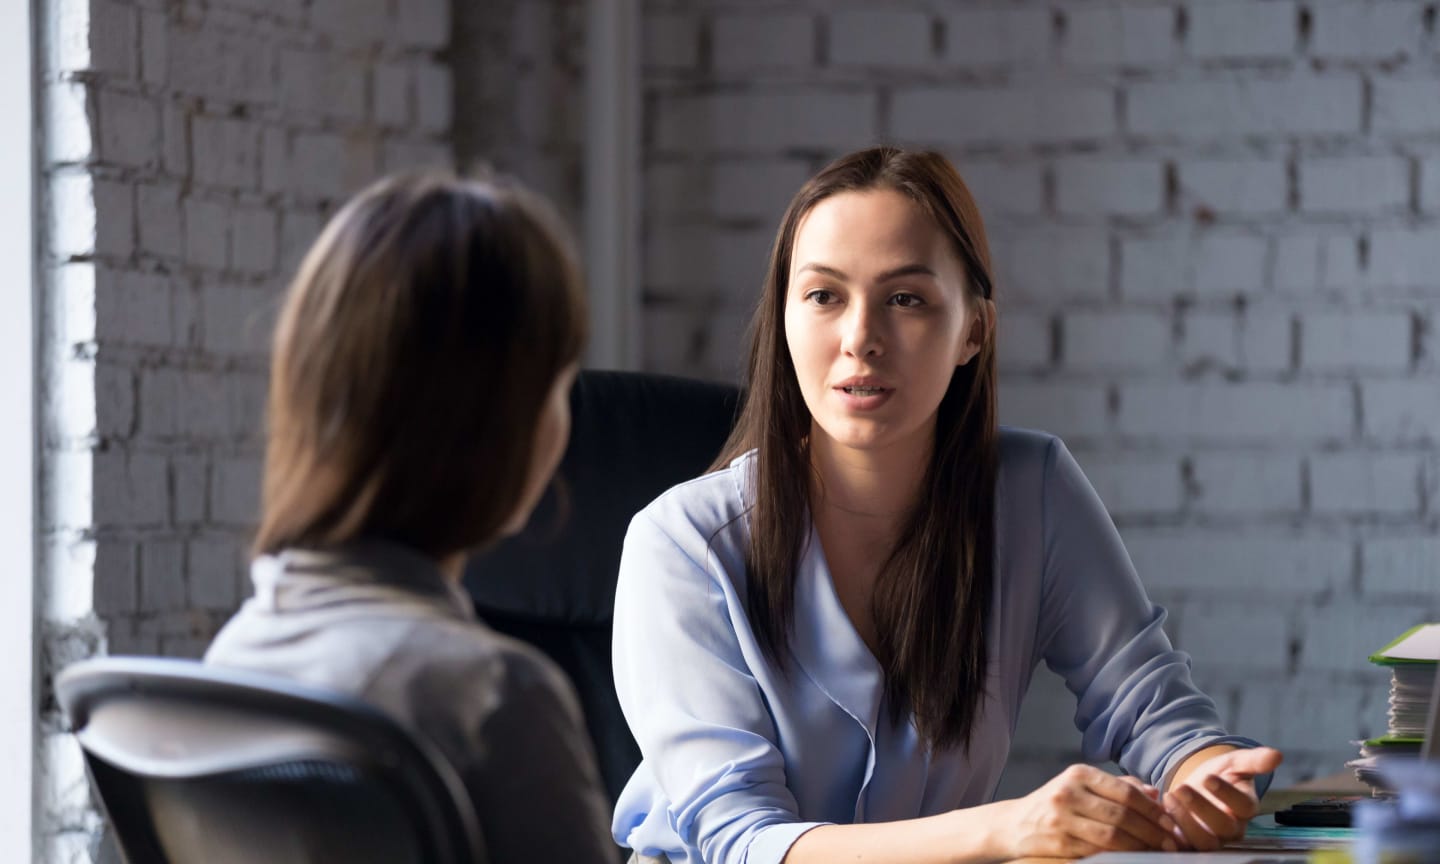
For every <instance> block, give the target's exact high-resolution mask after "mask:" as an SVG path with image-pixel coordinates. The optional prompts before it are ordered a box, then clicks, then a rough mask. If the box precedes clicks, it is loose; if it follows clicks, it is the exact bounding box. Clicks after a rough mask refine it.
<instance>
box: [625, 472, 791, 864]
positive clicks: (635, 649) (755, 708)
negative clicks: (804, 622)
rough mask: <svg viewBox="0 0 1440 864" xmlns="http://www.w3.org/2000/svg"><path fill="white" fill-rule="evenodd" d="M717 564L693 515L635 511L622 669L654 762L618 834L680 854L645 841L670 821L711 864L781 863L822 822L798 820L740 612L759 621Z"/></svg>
mask: <svg viewBox="0 0 1440 864" xmlns="http://www.w3.org/2000/svg"><path fill="white" fill-rule="evenodd" d="M662 501H663V499H662ZM657 503H658V502H657ZM654 506H655V505H652V508H653V507H654ZM662 521H665V522H666V524H664V525H662V524H661V523H662ZM710 563H711V558H710V555H709V552H708V545H707V542H706V539H705V538H704V537H702V536H700V533H699V532H698V531H697V530H695V529H694V528H693V527H692V526H690V525H689V524H688V523H686V522H684V521H683V520H676V519H670V520H666V518H665V516H664V514H663V513H662V514H660V515H659V516H657V515H656V514H654V513H652V512H651V511H650V510H647V511H643V512H641V513H640V514H638V515H637V516H636V517H635V518H634V520H632V522H631V525H630V530H629V532H628V533H627V535H626V538H625V546H624V551H623V553H622V555H621V561H620V574H619V580H618V585H617V590H616V597H615V629H614V643H613V647H614V668H615V686H616V692H617V694H618V696H619V700H620V706H621V708H622V709H623V711H624V713H625V718H626V721H627V722H628V723H629V724H630V729H631V731H632V732H633V733H634V735H635V738H636V740H637V742H638V743H639V745H640V751H641V754H642V756H643V757H644V760H645V766H643V768H642V772H641V773H640V774H637V777H636V779H635V780H632V783H631V787H629V788H627V789H626V793H625V794H624V795H622V796H621V800H620V803H619V805H618V806H617V808H616V813H615V822H614V830H615V835H616V839H617V840H620V841H621V842H622V843H626V844H627V845H630V846H631V847H632V848H635V849H636V850H637V851H640V852H642V853H644V854H656V853H667V854H672V857H673V853H674V850H670V849H663V848H655V849H646V848H641V846H643V845H644V842H643V841H644V838H645V837H646V836H654V834H653V832H651V831H650V830H649V828H650V827H651V826H653V825H654V823H655V822H656V821H657V820H659V819H663V820H664V822H665V824H666V825H667V826H668V828H669V832H664V833H667V834H668V833H670V832H673V835H674V836H675V837H678V838H679V840H680V842H681V843H682V844H684V846H685V851H686V854H687V856H688V857H689V860H692V861H693V860H696V856H695V854H694V853H695V852H698V853H699V856H698V857H699V859H702V860H704V861H705V862H709V864H778V862H780V861H781V860H782V859H783V858H784V857H785V854H786V851H787V850H788V849H789V848H790V845H791V844H792V843H793V842H794V840H795V838H797V837H799V836H800V835H801V834H803V833H804V832H805V831H807V830H809V829H810V828H813V827H815V825H816V824H819V823H813V822H809V823H807V822H801V821H800V819H799V817H798V809H799V808H798V806H797V804H796V801H795V797H794V795H793V794H792V793H791V791H790V789H789V788H788V787H787V785H786V782H785V761H784V757H783V755H782V754H781V752H780V750H779V748H778V747H777V746H776V739H777V733H776V729H775V723H774V719H773V718H772V717H771V715H770V714H769V711H768V709H767V707H766V704H765V699H764V697H763V695H762V692H761V689H760V686H759V684H758V683H757V681H756V679H755V676H754V675H753V674H752V672H751V670H750V667H749V664H748V662H747V658H746V657H745V655H744V653H743V652H742V650H741V648H740V643H739V640H738V638H737V636H736V633H735V626H736V624H735V622H734V619H733V618H732V614H734V615H740V616H742V618H741V621H742V626H748V624H744V622H743V611H742V610H741V608H740V604H739V602H738V598H736V596H735V595H734V593H733V591H727V590H726V585H725V584H722V582H721V579H722V578H725V577H721V576H718V574H716V573H714V572H712V570H711V567H710V566H707V565H708V564H710ZM637 781H638V784H637ZM647 787H648V788H647Z"/></svg>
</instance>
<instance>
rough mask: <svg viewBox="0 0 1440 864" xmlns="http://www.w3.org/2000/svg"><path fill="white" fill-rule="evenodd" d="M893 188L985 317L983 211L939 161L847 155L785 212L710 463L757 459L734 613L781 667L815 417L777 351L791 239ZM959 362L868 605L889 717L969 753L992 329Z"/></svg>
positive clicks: (987, 521) (991, 516) (991, 399)
mask: <svg viewBox="0 0 1440 864" xmlns="http://www.w3.org/2000/svg"><path fill="white" fill-rule="evenodd" d="M871 189H890V190H894V191H896V192H899V193H901V194H902V195H905V196H906V197H908V198H909V199H910V200H912V201H914V202H915V203H916V204H917V205H919V206H920V207H921V208H922V209H923V210H924V211H925V212H926V213H927V214H928V215H929V216H930V218H932V219H934V220H935V223H936V224H937V225H938V226H939V227H940V229H941V230H942V231H944V232H945V234H946V235H947V236H949V238H950V239H951V241H952V243H953V245H954V251H955V253H956V255H957V256H958V257H959V259H960V261H961V263H962V265H963V266H964V270H965V277H966V278H965V284H966V289H967V290H968V291H969V292H970V294H971V297H972V300H971V303H972V305H973V307H974V308H975V309H976V310H977V313H978V314H979V315H982V316H990V315H992V310H993V306H992V305H991V304H989V303H986V302H984V301H986V300H990V299H991V297H992V284H993V283H992V278H991V267H990V252H989V248H988V246H987V245H986V242H985V228H984V225H983V223H982V222H981V220H980V211H979V209H978V208H977V207H976V206H975V201H974V199H973V198H972V197H971V195H970V192H969V190H968V189H967V188H966V187H965V183H964V181H962V180H961V179H960V175H959V174H958V173H957V172H956V171H955V168H954V167H953V166H952V165H951V164H950V163H949V162H948V161H947V160H946V159H945V157H943V156H941V155H940V154H938V153H932V152H924V153H916V152H907V151H904V150H900V149H897V148H894V147H877V148H872V149H868V150H862V151H859V152H856V153H852V154H850V155H848V156H843V157H841V158H839V159H837V160H836V161H834V162H832V163H831V164H830V165H828V166H826V167H825V168H824V170H822V171H821V172H820V173H819V174H817V175H815V177H813V178H812V179H811V180H810V181H809V182H807V183H806V184H805V185H804V186H803V187H802V188H801V189H800V191H799V192H798V193H797V194H796V195H795V198H794V199H793V200H792V201H791V202H790V206H789V208H788V209H787V210H786V211H785V217H784V219H783V220H782V221H781V224H780V230H779V232H778V233H777V235H776V237H775V245H774V247H773V249H772V250H771V253H770V268H769V271H768V273H767V275H766V277H765V283H764V287H763V290H762V293H761V297H760V304H759V307H758V308H757V309H756V311H755V317H754V320H753V321H752V324H751V331H750V338H751V345H750V360H749V371H748V375H747V383H748V386H749V392H748V394H747V397H746V400H745V404H744V407H743V408H742V409H741V414H740V418H739V421H738V423H737V425H736V428H735V430H734V432H733V433H732V434H731V437H730V439H729V441H728V442H727V443H726V445H725V448H724V450H723V452H722V453H721V455H720V457H719V458H718V459H717V460H716V462H715V465H714V466H713V468H719V467H723V466H724V465H725V464H727V463H728V462H729V461H730V460H732V459H734V458H735V457H737V456H739V455H741V454H742V453H745V452H747V451H749V450H752V449H753V450H757V451H758V452H757V457H756V462H757V466H756V477H755V495H754V505H753V507H752V509H751V511H750V514H749V518H750V526H751V533H750V548H749V551H748V558H747V562H746V564H747V567H748V569H749V574H748V590H747V594H746V611H747V612H748V614H749V617H750V624H751V627H752V628H753V629H754V632H755V636H756V638H757V639H758V641H759V643H760V645H761V646H762V648H763V649H764V651H765V653H766V654H767V656H769V657H770V659H771V660H772V661H773V662H776V663H777V665H779V666H781V668H785V667H786V666H788V664H787V663H786V662H785V661H784V660H783V658H784V657H785V655H786V652H787V649H788V646H789V638H790V628H791V625H792V622H793V620H794V616H795V608H794V606H795V573H796V569H797V567H798V565H799V561H800V558H801V556H802V554H803V551H804V550H803V544H804V543H805V540H806V538H807V537H808V536H809V530H808V523H807V519H808V514H809V512H810V498H809V483H808V481H809V478H810V477H811V475H812V469H811V464H810V452H809V435H810V428H811V417H810V412H809V409H808V408H806V406H805V400H804V398H803V397H802V395H801V392H800V385H799V381H798V379H797V377H796V373H795V366H794V363H793V362H792V360H791V357H790V349H789V346H788V345H787V344H786V341H785V324H784V322H785V299H786V295H787V293H788V290H789V282H790V267H791V256H792V252H793V249H794V246H795V235H796V232H797V230H798V228H799V225H800V222H801V220H803V219H804V218H805V216H806V214H808V213H809V212H810V210H811V209H812V208H813V207H814V206H815V205H816V204H818V203H819V202H821V201H823V200H825V199H826V198H829V197H831V196H832V195H836V194H839V193H842V192H852V191H864V190H871ZM984 324H985V326H984V328H983V330H984V333H985V338H984V339H983V341H982V343H981V345H980V351H979V353H978V354H977V355H976V357H975V358H974V360H973V361H972V362H970V363H967V364H965V365H964V366H958V367H956V369H955V372H954V374H953V375H952V376H951V378H950V386H949V388H948V389H947V390H946V392H945V396H944V398H943V399H942V400H941V402H940V408H939V412H938V416H937V418H936V428H935V445H934V447H933V449H932V451H931V457H930V464H929V466H928V468H927V470H926V473H925V478H924V480H923V482H922V485H921V489H920V492H919V496H918V499H917V500H916V501H915V502H914V506H913V509H912V510H911V512H910V513H909V515H908V517H907V518H906V520H905V522H904V523H903V525H902V527H901V530H900V534H899V537H898V538H897V540H896V543H895V547H894V548H893V549H892V550H891V552H890V556H889V558H888V560H887V561H886V563H885V565H884V566H883V568H882V570H881V573H880V575H879V578H878V580H877V582H876V584H875V590H874V594H873V596H872V599H871V613H872V614H873V616H874V619H875V626H876V631H877V633H878V644H877V645H876V653H877V655H878V657H877V659H878V660H879V661H880V665H881V667H882V668H883V669H884V671H885V702H886V707H887V710H888V712H889V715H890V718H891V720H892V722H896V723H899V722H900V721H901V720H902V719H903V718H904V714H905V711H906V710H907V709H908V710H909V711H910V712H911V714H912V715H913V718H914V722H915V726H916V728H917V730H918V731H919V732H920V735H921V737H922V738H923V739H924V740H925V741H926V742H927V743H928V744H929V745H930V746H931V747H932V748H935V749H946V748H952V747H956V746H962V747H967V748H968V746H969V743H970V737H971V732H972V730H973V729H974V727H975V724H976V722H977V720H978V718H979V712H980V707H981V704H982V699H983V697H984V692H985V676H986V669H987V657H986V650H985V637H986V628H987V622H988V619H989V607H990V597H991V584H992V577H993V571H994V553H995V475H996V471H997V466H998V463H999V444H998V436H999V433H998V430H997V425H996V400H995V340H994V338H993V334H994V326H993V324H994V322H993V321H986V322H984Z"/></svg>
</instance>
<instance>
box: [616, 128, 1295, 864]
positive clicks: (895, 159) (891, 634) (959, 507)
mask: <svg viewBox="0 0 1440 864" xmlns="http://www.w3.org/2000/svg"><path fill="white" fill-rule="evenodd" d="M992 290H993V282H992V278H991V268H990V258H989V251H988V249H987V247H986V242H985V233H984V228H983V226H982V224H981V221H980V216H979V213H978V212H977V210H976V207H975V203H974V201H973V200H972V199H971V196H970V194H969V192H968V191H967V190H966V188H965V185H964V183H963V182H962V181H961V179H960V177H959V175H957V174H956V172H955V170H954V168H953V167H952V166H951V165H950V164H949V163H948V162H946V161H945V159H944V158H943V157H941V156H939V155H936V154H933V153H909V152H904V151H900V150H897V149H893V148H878V149H871V150H865V151H861V152H858V153H854V154H851V155H849V156H845V157H843V158H841V159H839V160H837V161H836V162H834V163H832V164H831V165H830V166H828V167H827V168H825V169H824V170H823V171H821V172H820V173H819V174H818V175H817V176H816V177H814V178H813V179H812V180H810V181H809V182H808V183H807V184H806V185H805V186H804V187H803V188H802V189H801V190H800V191H799V193H798V194H797V195H796V197H795V199H794V200H793V201H792V202H791V204H790V207H789V209H788V210H787V212H786V214H785V217H784V219H783V221H782V224H781V228H780V231H779V234H778V236H777V238H776V240H775V246H774V251H773V252H772V255H771V260H770V268H769V274H768V276H767V278H766V280H765V284H764V289H763V294H762V297H761V300H760V305H759V308H758V310H757V312H756V315H755V320H754V325H753V329H752V339H753V343H752V347H751V353H750V361H749V385H750V390H749V393H748V398H747V400H746V402H745V405H744V408H743V411H742V414H741V418H740V421H739V425H738V426H737V428H736V430H735V432H734V434H733V436H732V437H731V440H730V442H729V443H728V444H727V446H726V448H725V451H724V453H723V454H722V456H721V457H720V459H719V460H718V461H717V462H716V465H715V466H714V468H713V470H712V473H710V474H707V475H705V476H703V477H701V478H699V479H696V480H692V481H690V482H688V483H684V484H681V485H680V486H677V487H675V488H674V489H671V490H670V491H669V492H667V493H666V494H664V495H662V496H661V497H660V498H658V499H657V500H656V501H655V502H653V503H652V504H650V505H649V506H648V507H647V508H646V509H645V510H643V511H641V512H640V513H639V514H638V515H637V516H636V517H635V519H634V520H633V522H632V523H631V525H630V530H629V533H628V535H627V537H626V541H625V549H624V554H623V557H622V559H621V564H620V577H619V588H618V593H617V596H616V601H615V604H616V608H615V636H614V658H615V679H616V687H617V690H618V692H619V696H620V703H621V706H622V707H623V708H624V711H625V716H626V718H627V721H628V722H629V724H630V728H631V730H632V731H633V732H634V734H635V737H636V739H637V740H638V742H639V744H640V749H641V752H642V754H643V757H644V758H643V761H642V763H641V765H640V766H639V768H638V769H637V770H636V772H635V774H634V776H633V777H632V778H631V780H630V782H629V784H628V785H627V786H626V788H625V791H624V793H623V794H622V795H621V797H620V801H619V803H618V805H617V807H616V811H615V816H614V821H613V824H612V830H613V832H614V836H615V839H616V840H617V841H619V842H620V843H621V844H622V845H625V846H628V847H630V848H632V849H634V850H635V858H636V859H639V860H642V861H644V860H651V859H660V860H665V859H668V860H669V861H671V862H700V861H704V862H707V864H741V862H745V864H774V862H780V861H784V862H787V864H806V862H830V861H838V860H842V859H843V860H865V861H880V862H962V861H964V862H968V861H994V860H1003V859H1008V858H1015V857H1021V856H1028V855H1053V856H1067V857H1069V856H1080V855H1088V854H1091V853H1095V852H1098V851H1101V850H1106V849H1176V848H1180V849H1184V848H1202V849H1210V848H1215V847H1216V846H1217V845H1218V844H1219V843H1220V842H1222V841H1224V840H1226V839H1230V838H1234V837H1238V836H1240V835H1242V834H1243V832H1244V823H1245V820H1246V819H1248V818H1249V817H1250V816H1252V815H1253V814H1254V813H1255V809H1256V804H1257V792H1256V779H1257V777H1258V778H1259V779H1260V780H1261V782H1268V777H1264V776H1262V775H1265V774H1266V772H1271V771H1273V770H1274V768H1275V766H1276V765H1278V764H1279V761H1280V754H1279V753H1278V752H1277V751H1275V750H1271V749H1269V748H1260V747H1258V745H1256V744H1255V742H1253V741H1250V740H1248V739H1245V738H1238V737H1234V736H1230V735H1227V734H1226V733H1225V731H1224V730H1223V729H1222V728H1221V726H1220V721H1219V718H1218V716H1217V713H1216V709H1215V705H1214V703H1213V702H1212V701H1211V700H1210V699H1209V698H1208V697H1206V696H1205V695H1204V694H1202V693H1201V692H1200V691H1199V690H1198V689H1197V688H1196V687H1195V685H1194V683H1193V682H1192V681H1191V678H1190V671H1189V658H1188V657H1186V655H1184V654H1182V653H1180V652H1178V651H1175V650H1174V649H1173V648H1172V647H1171V645H1170V641H1169V639H1168V638H1167V637H1166V635H1165V633H1164V631H1163V629H1162V624H1163V622H1164V619H1165V613H1164V611H1163V610H1162V609H1160V608H1159V607H1157V606H1155V605H1154V604H1152V603H1151V602H1150V601H1149V599H1148V598H1147V597H1146V595H1145V592H1144V590H1143V588H1142V587H1141V585H1140V582H1139V579H1138V578H1137V576H1136V574H1135V570H1134V568H1133V566H1132V565H1131V563H1130V560H1129V558H1128V556H1127V555H1126V553H1125V550H1124V548H1123V546H1122V545H1121V542H1120V538H1119V535H1118V534H1117V533H1116V531H1115V528H1114V525H1113V523H1112V522H1111V521H1110V519H1109V517H1108V516H1107V515H1106V512H1105V510H1104V508H1103V506H1102V505H1101V503H1100V500H1099V498H1097V497H1096V495H1095V492H1094V491H1093V490H1092V489H1091V487H1090V484H1089V483H1088V482H1087V481H1086V479H1085V477H1084V475H1083V474H1082V473H1081V472H1080V468H1079V466H1078V465H1077V464H1076V463H1075V460H1074V459H1073V458H1072V457H1071V455H1070V453H1069V452H1068V451H1067V450H1066V448H1065V446H1064V445H1063V444H1062V443H1061V442H1060V441H1059V440H1058V439H1057V438H1055V437H1053V436H1050V435H1046V434H1043V433H1039V432H1031V431H1025V430H1020V429H1008V428H1006V429H1001V428H999V427H998V426H997V424H996V376H995V315H996V312H995V303H994V298H993V296H992ZM1041 661H1043V662H1045V663H1046V664H1047V665H1048V666H1049V667H1050V668H1051V669H1053V670H1054V671H1055V672H1057V673H1058V674H1060V675H1061V676H1062V677H1063V678H1064V679H1065V681H1066V683H1067V685H1068V686H1069V688H1070V690H1071V691H1072V692H1073V693H1074V694H1075V696H1076V699H1077V702H1078V706H1077V710H1076V715H1075V722H1076V725H1077V726H1078V727H1079V728H1080V730H1081V732H1082V733H1083V750H1084V754H1085V757H1086V758H1087V759H1088V760H1091V761H1096V760H1101V759H1111V760H1115V761H1117V762H1118V763H1119V764H1120V766H1121V768H1123V769H1124V771H1125V772H1126V774H1127V775H1128V776H1125V777H1114V776H1111V775H1109V774H1106V773H1105V772H1103V771H1101V770H1100V769H1098V768H1094V767H1090V766H1085V765H1077V766H1072V767H1071V768H1069V769H1067V770H1065V771H1064V772H1063V773H1061V774H1060V775H1059V776H1058V777H1056V778H1054V779H1053V780H1051V781H1050V782H1049V783H1047V784H1046V785H1044V786H1043V787H1041V788H1040V789H1038V790H1036V791H1035V792H1033V793H1031V794H1030V795H1027V796H1025V797H1023V798H1019V799H1015V800H1007V801H995V800H992V799H993V797H994V794H995V790H996V784H997V783H998V781H999V779H1000V772H1001V769H1002V768H1003V767H1004V764H1005V760H1006V756H1007V752H1008V749H1009V745H1010V738H1011V735H1012V734H1013V732H1014V728H1015V721H1016V717H1017V715H1018V713H1019V710H1020V701H1021V698H1022V696H1023V695H1024V693H1025V691H1026V688H1027V687H1028V685H1029V683H1030V677H1031V674H1032V672H1033V671H1034V669H1035V667H1036V665H1037V664H1038V663H1040V662H1041Z"/></svg>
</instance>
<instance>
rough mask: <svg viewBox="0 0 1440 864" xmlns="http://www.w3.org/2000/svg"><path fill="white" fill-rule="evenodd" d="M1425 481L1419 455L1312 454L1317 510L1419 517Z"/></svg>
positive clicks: (1312, 489)
mask: <svg viewBox="0 0 1440 864" xmlns="http://www.w3.org/2000/svg"><path fill="white" fill-rule="evenodd" d="M1424 481H1425V477H1424V460H1423V459H1422V458H1421V457H1420V456H1419V455H1416V454H1409V453H1322V454H1316V455H1314V456H1311V457H1310V500H1311V506H1312V507H1314V509H1315V512H1316V513H1336V514H1349V515H1355V516H1368V515H1372V514H1373V515H1379V516H1403V515H1416V516H1418V515H1419V514H1420V508H1421V504H1422V503H1423V499H1422V497H1421V496H1422V492H1421V488H1422V484H1423V483H1424ZM1381 644H1384V643H1381Z"/></svg>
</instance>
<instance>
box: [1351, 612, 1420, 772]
mask: <svg viewBox="0 0 1440 864" xmlns="http://www.w3.org/2000/svg"><path fill="white" fill-rule="evenodd" d="M1437 660H1440V624H1420V625H1417V626H1415V627H1412V628H1410V629H1409V630H1406V631H1405V632H1404V633H1402V634H1400V636H1399V637H1398V638H1396V639H1395V640H1394V641H1393V642H1391V643H1390V644H1389V645H1386V646H1385V647H1384V648H1381V649H1380V650H1379V651H1376V652H1375V653H1374V654H1371V655H1370V662H1371V663H1374V664H1375V665H1377V666H1384V667H1386V668H1388V669H1389V670H1390V714H1389V723H1388V724H1387V729H1386V732H1385V734H1384V735H1381V736H1380V737H1378V738H1370V739H1368V740H1365V741H1361V742H1359V744H1360V758H1359V759H1355V760H1352V761H1350V762H1348V763H1346V764H1347V765H1349V766H1350V767H1351V768H1354V769H1355V776H1356V777H1357V778H1358V779H1359V780H1360V781H1361V782H1363V783H1365V784H1367V785H1369V786H1370V789H1371V791H1372V792H1374V793H1376V794H1388V793H1390V792H1391V790H1390V789H1388V788H1387V787H1386V784H1385V782H1384V780H1383V779H1382V778H1381V777H1380V775H1379V773H1378V772H1377V770H1376V766H1377V764H1378V761H1379V760H1380V759H1381V758H1383V757H1386V756H1413V755H1417V754H1419V752H1420V746H1421V745H1422V744H1424V743H1425V724H1426V721H1427V718H1428V716H1429V711H1430V688H1431V687H1432V686H1433V685H1434V684H1435V666H1436V662H1437Z"/></svg>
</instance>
